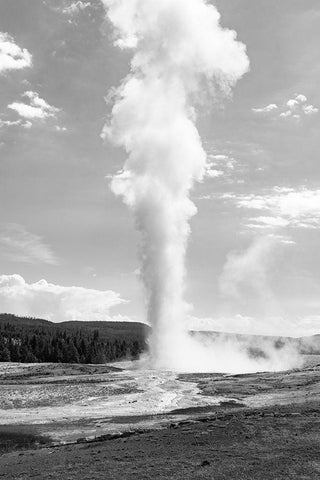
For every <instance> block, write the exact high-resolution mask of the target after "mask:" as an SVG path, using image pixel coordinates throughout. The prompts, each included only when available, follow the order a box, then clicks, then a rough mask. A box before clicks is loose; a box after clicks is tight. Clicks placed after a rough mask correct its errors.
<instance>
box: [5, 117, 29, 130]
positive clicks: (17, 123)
mask: <svg viewBox="0 0 320 480" xmlns="http://www.w3.org/2000/svg"><path fill="white" fill-rule="evenodd" d="M31 126H32V123H31V122H30V121H29V120H27V121H23V120H21V119H19V120H2V119H1V118H0V128H6V127H7V128H9V127H23V128H30V127H31Z"/></svg>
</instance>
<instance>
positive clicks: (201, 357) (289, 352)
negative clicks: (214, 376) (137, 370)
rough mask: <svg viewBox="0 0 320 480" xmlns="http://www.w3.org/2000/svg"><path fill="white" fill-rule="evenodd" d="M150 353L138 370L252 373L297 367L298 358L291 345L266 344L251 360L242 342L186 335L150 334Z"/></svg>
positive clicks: (142, 358)
mask: <svg viewBox="0 0 320 480" xmlns="http://www.w3.org/2000/svg"><path fill="white" fill-rule="evenodd" d="M149 345H150V353H149V354H145V355H143V356H142V357H141V358H140V360H139V367H141V368H143V369H145V368H151V369H155V370H165V371H172V372H177V373H229V374H240V373H255V372H268V371H269V372H276V371H285V370H291V369H294V368H300V367H301V366H302V364H303V360H302V356H301V355H300V354H299V353H298V351H297V350H296V349H295V348H294V347H292V346H291V345H284V346H283V347H282V348H281V349H278V348H275V347H274V345H273V344H272V343H270V342H267V341H261V340H260V341H259V344H258V345H257V347H258V348H259V349H260V350H261V351H262V352H263V356H261V357H257V358H253V357H252V356H250V354H249V353H248V351H247V348H246V346H245V345H244V344H243V343H240V342H238V341H237V340H233V339H230V338H223V337H222V338H215V339H212V338H206V339H203V338H201V339H199V338H196V337H194V336H191V335H190V334H189V333H188V332H180V333H179V335H177V332H175V335H165V336H160V337H159V336H157V338H154V337H153V335H151V339H150V342H149Z"/></svg>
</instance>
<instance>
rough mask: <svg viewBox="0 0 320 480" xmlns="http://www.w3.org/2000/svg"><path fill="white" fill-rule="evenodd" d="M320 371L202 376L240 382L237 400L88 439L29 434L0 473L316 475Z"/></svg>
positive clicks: (70, 476)
mask: <svg viewBox="0 0 320 480" xmlns="http://www.w3.org/2000/svg"><path fill="white" fill-rule="evenodd" d="M319 373H320V371H319V366H314V367H310V368H306V369H303V370H300V371H294V372H283V373H278V374H263V373H260V374H250V375H246V376H243V375H241V376H236V375H234V376H232V377H231V378H230V377H229V376H228V377H227V378H225V377H216V376H211V377H207V378H206V390H209V391H212V392H213V393H214V392H215V391H216V389H217V387H218V390H219V388H220V390H221V388H223V389H224V391H225V392H227V393H228V394H232V393H234V394H235V396H236V397H238V396H239V388H240V390H241V392H242V393H241V399H242V401H243V402H244V403H243V404H242V406H237V407H236V406H235V405H233V407H232V408H231V406H230V405H229V406H226V405H224V404H221V405H217V406H216V407H215V406H212V407H211V411H209V410H208V412H207V413H206V414H204V413H203V412H201V413H199V414H198V415H196V414H194V415H190V417H189V418H188V417H187V418H185V419H184V420H182V421H181V420H177V421H172V423H170V424H168V425H167V427H166V428H162V429H161V430H154V431H147V430H142V429H139V430H138V429H136V430H135V431H133V430H132V429H131V430H130V431H129V432H126V434H123V435H122V436H121V435H113V436H112V435H111V436H108V435H107V436H102V437H100V438H99V437H97V438H96V440H95V441H92V442H89V443H82V442H81V443H79V444H70V445H64V446H59V447H53V446H46V447H45V448H43V447H41V444H42V445H43V444H44V443H45V438H44V437H39V438H38V445H34V448H33V449H31V448H30V447H31V441H32V439H30V440H29V448H30V449H29V450H20V451H12V452H8V453H5V454H3V455H0V478H3V479H5V480H16V479H19V480H27V479H30V478H35V479H37V480H42V479H43V480H45V479H51V480H58V479H59V480H60V479H63V480H100V479H101V480H102V479H103V480H124V479H125V480H149V479H150V480H151V479H152V480H153V479H155V480H157V479H159V480H160V479H171V480H182V479H184V480H197V479H199V480H200V479H208V480H297V479H299V480H318V479H319V478H320V434H319V432H320V403H319V398H320V383H319V380H320V376H319ZM193 380H195V379H194V378H193ZM201 381H202V382H203V379H202V380H201ZM226 382H227V384H226ZM261 384H262V385H265V389H264V393H263V397H261V394H260V393H259V392H260V387H261ZM219 386H220V387H219ZM253 387H254V390H255V391H256V395H254V396H253V397H252V390H253ZM249 404H252V406H250V405H249ZM258 404H260V405H258ZM40 427H41V426H40ZM32 428H34V429H35V428H36V426H35V425H33V426H30V427H29V430H30V432H27V431H26V426H25V425H23V426H20V427H19V426H18V425H16V426H14V428H12V427H10V426H7V427H6V431H5V430H3V431H2V432H1V428H0V437H1V434H2V435H7V436H8V434H9V433H11V435H13V434H15V435H18V434H19V433H20V435H21V436H22V435H24V436H26V435H27V433H29V435H31V434H32ZM19 429H20V430H19ZM35 441H36V439H35Z"/></svg>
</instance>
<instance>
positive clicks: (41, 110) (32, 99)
mask: <svg viewBox="0 0 320 480" xmlns="http://www.w3.org/2000/svg"><path fill="white" fill-rule="evenodd" d="M23 97H26V98H28V99H29V104H27V103H23V102H13V103H10V104H9V105H8V108H10V109H11V110H15V111H16V112H17V113H18V114H19V115H20V116H21V117H23V118H27V119H29V120H33V119H36V120H45V119H46V118H48V117H55V115H56V114H57V113H58V112H59V109H58V108H56V107H54V106H52V105H49V104H48V103H47V102H46V101H45V100H44V99H43V98H40V97H39V95H38V93H36V92H32V91H30V90H29V91H27V92H25V93H24V94H23Z"/></svg>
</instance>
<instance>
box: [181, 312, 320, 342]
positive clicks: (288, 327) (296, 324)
mask: <svg viewBox="0 0 320 480" xmlns="http://www.w3.org/2000/svg"><path fill="white" fill-rule="evenodd" d="M319 325H320V316H319V315H310V316H298V317H296V318H293V317H292V316H290V317H286V316H284V315H281V316H279V315H274V316H272V315H270V316H267V317H263V318H261V317H259V316H250V315H242V314H240V313H238V314H234V315H220V316H217V317H214V318H211V317H207V318H197V317H189V319H188V328H189V329H190V330H202V331H216V332H228V333H240V334H244V335H246V334H247V335H274V336H281V335H282V336H290V337H298V336H306V335H316V334H319V331H320V329H319Z"/></svg>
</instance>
